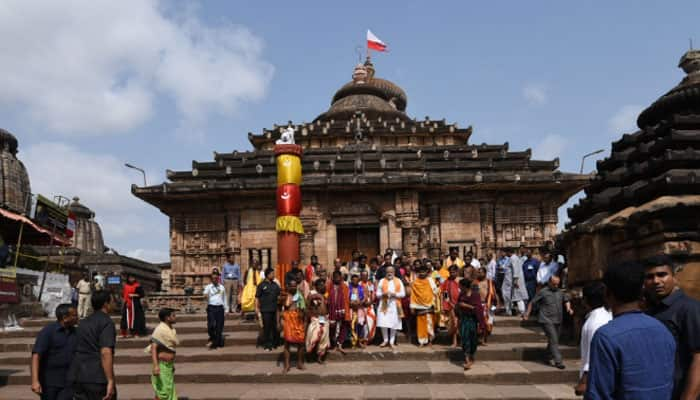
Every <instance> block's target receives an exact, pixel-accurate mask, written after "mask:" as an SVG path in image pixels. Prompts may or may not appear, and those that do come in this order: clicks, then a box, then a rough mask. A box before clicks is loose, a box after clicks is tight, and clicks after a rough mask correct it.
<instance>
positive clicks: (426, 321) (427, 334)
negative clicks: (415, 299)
mask: <svg viewBox="0 0 700 400" xmlns="http://www.w3.org/2000/svg"><path fill="white" fill-rule="evenodd" d="M433 317H434V314H430V313H428V314H420V315H417V316H416V336H417V337H418V343H419V344H428V343H430V341H431V340H433V339H434V338H435V326H434V325H433Z"/></svg>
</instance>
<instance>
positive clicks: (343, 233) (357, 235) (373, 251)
mask: <svg viewBox="0 0 700 400" xmlns="http://www.w3.org/2000/svg"><path fill="white" fill-rule="evenodd" d="M336 229H337V231H336V236H337V239H338V258H340V259H341V260H342V261H350V260H352V252H353V250H358V251H359V252H360V253H361V254H364V255H366V256H367V258H372V257H376V256H377V254H378V252H379V225H360V226H357V225H352V226H339V227H338V228H336Z"/></svg>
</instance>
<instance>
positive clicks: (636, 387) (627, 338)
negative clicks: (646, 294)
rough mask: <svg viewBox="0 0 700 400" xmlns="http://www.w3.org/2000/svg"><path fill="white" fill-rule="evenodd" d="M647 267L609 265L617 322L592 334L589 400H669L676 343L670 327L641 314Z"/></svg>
mask: <svg viewBox="0 0 700 400" xmlns="http://www.w3.org/2000/svg"><path fill="white" fill-rule="evenodd" d="M643 282H644V267H643V266H642V265H641V264H639V263H636V262H627V263H622V264H619V265H615V266H610V267H608V269H607V270H606V271H605V274H604V275H603V283H605V286H606V291H605V299H606V302H607V303H608V305H609V306H610V309H611V310H612V313H613V320H612V321H610V322H608V323H607V324H605V325H603V326H601V327H600V328H599V329H598V330H597V331H596V333H595V334H594V335H593V340H592V341H591V348H590V364H589V365H590V366H589V373H588V387H587V390H586V394H585V396H584V398H585V399H586V400H599V399H604V400H607V399H620V400H646V399H648V400H661V399H664V400H665V399H670V398H671V394H672V391H673V369H674V364H675V355H676V354H675V353H676V342H675V340H674V339H673V335H671V333H670V332H669V331H668V329H666V327H665V326H664V325H663V324H662V323H661V322H659V321H657V320H656V319H655V318H652V317H650V316H648V315H646V314H644V313H642V312H641V310H640V308H639V299H640V298H641V294H642V293H641V292H642V283H643Z"/></svg>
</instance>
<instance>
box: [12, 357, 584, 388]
mask: <svg viewBox="0 0 700 400" xmlns="http://www.w3.org/2000/svg"><path fill="white" fill-rule="evenodd" d="M477 355H478V353H477ZM565 363H566V364H567V369H565V370H559V369H556V368H553V367H550V366H548V365H545V364H543V363H536V362H531V361H478V358H477V362H476V363H475V364H474V366H473V367H472V369H471V370H469V371H464V370H463V368H462V365H461V363H459V362H451V361H412V362H410V363H406V362H400V361H357V362H330V363H327V364H325V365H319V364H317V363H309V364H307V366H306V370H304V371H300V370H298V369H296V368H293V369H292V370H291V371H290V372H289V373H288V374H283V372H282V368H281V363H279V362H278V363H274V362H265V361H255V362H207V363H177V364H176V371H177V372H176V374H177V377H176V380H177V382H179V383H219V384H223V383H226V384H229V383H250V382H255V383H256V384H260V383H270V384H276V385H278V384H294V383H298V384H319V383H324V384H366V385H376V384H405V383H409V382H410V383H412V384H421V383H440V384H448V383H459V384H467V383H473V384H489V385H518V384H528V385H536V384H556V383H564V384H573V383H574V382H575V381H576V379H577V378H578V369H579V365H580V363H579V362H578V361H569V360H567V361H566V362H565ZM150 374H151V366H150V365H149V364H148V363H142V364H116V365H115V375H116V376H117V377H118V378H117V384H118V385H119V384H139V383H140V384H149V383H150ZM2 383H4V384H6V385H27V386H29V384H30V383H31V376H30V372H29V366H23V367H20V366H17V367H15V368H12V369H2V370H0V384H2Z"/></svg>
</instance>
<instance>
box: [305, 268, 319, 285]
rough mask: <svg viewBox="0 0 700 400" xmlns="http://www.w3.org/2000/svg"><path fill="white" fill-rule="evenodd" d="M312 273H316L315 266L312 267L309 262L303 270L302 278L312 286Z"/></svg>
mask: <svg viewBox="0 0 700 400" xmlns="http://www.w3.org/2000/svg"><path fill="white" fill-rule="evenodd" d="M314 275H316V268H314V265H313V264H309V265H307V266H306V269H305V271H304V278H305V279H306V281H307V282H309V283H310V284H311V285H312V286H313V279H314Z"/></svg>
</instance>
